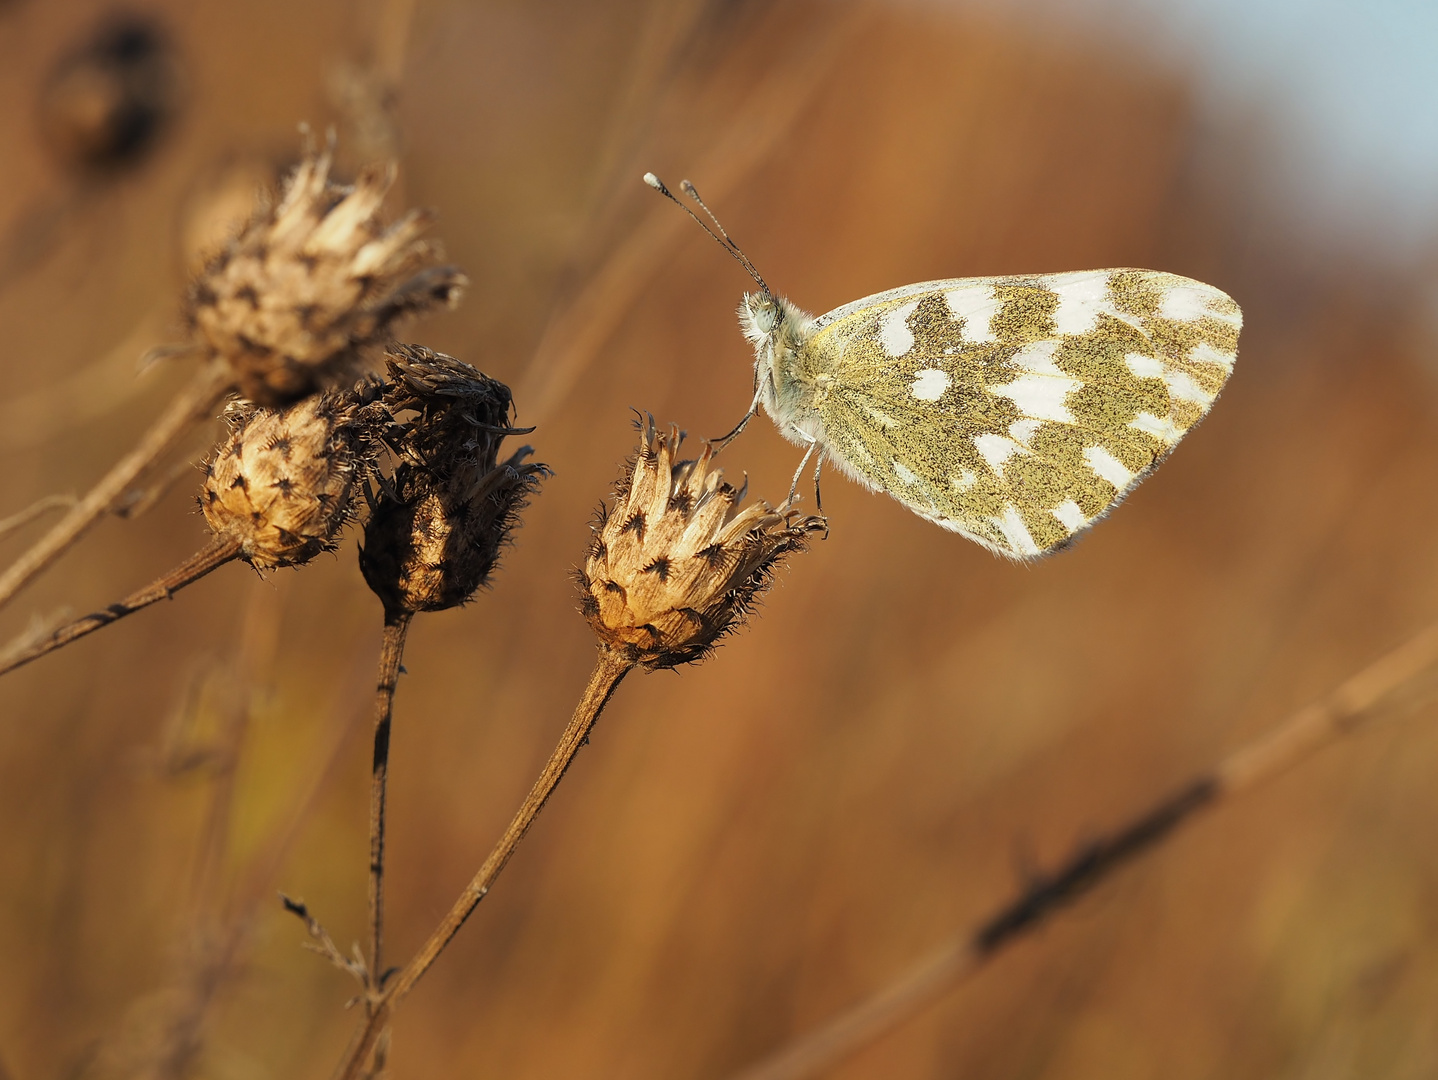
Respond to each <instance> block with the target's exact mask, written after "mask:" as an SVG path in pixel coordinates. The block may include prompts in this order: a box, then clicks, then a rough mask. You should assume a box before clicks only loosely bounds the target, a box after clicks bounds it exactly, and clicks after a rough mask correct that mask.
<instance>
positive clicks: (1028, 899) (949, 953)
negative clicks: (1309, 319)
mask: <svg viewBox="0 0 1438 1080" xmlns="http://www.w3.org/2000/svg"><path fill="white" fill-rule="evenodd" d="M1435 664H1438V625H1434V626H1431V627H1429V628H1428V629H1427V630H1424V631H1423V632H1422V633H1420V634H1418V635H1417V636H1416V637H1413V638H1411V639H1409V640H1408V641H1407V642H1405V643H1404V644H1402V645H1400V646H1399V647H1398V648H1396V649H1394V650H1393V651H1392V652H1389V653H1388V654H1387V655H1385V656H1383V657H1382V658H1381V659H1379V660H1377V661H1375V662H1374V663H1373V664H1371V665H1369V666H1368V667H1367V668H1365V669H1363V670H1362V671H1360V672H1359V673H1358V674H1357V675H1354V676H1353V677H1352V678H1350V679H1349V680H1348V681H1347V682H1345V683H1343V684H1342V685H1341V686H1340V687H1339V688H1338V689H1337V690H1335V691H1334V692H1333V693H1331V694H1329V695H1328V696H1327V697H1325V698H1322V699H1321V700H1319V701H1315V702H1313V703H1312V704H1309V705H1307V706H1305V707H1304V708H1302V709H1300V710H1299V711H1298V712H1296V713H1294V714H1293V715H1292V716H1290V717H1289V718H1288V720H1286V721H1285V722H1284V723H1282V724H1280V725H1279V726H1278V727H1276V728H1273V729H1271V730H1270V731H1269V732H1268V733H1267V734H1266V735H1263V736H1260V737H1259V738H1257V739H1255V740H1253V741H1252V742H1250V743H1248V744H1247V745H1246V746H1243V747H1241V748H1240V749H1238V750H1236V751H1234V752H1233V753H1231V754H1229V755H1228V757H1226V758H1224V759H1223V760H1222V761H1221V762H1219V764H1218V765H1217V766H1216V767H1215V768H1214V769H1213V770H1212V771H1210V772H1209V773H1208V774H1207V775H1204V776H1200V777H1199V778H1198V779H1196V780H1194V781H1192V782H1191V783H1189V784H1187V785H1186V786H1184V787H1183V788H1180V789H1179V790H1178V791H1176V792H1175V793H1173V794H1172V795H1170V796H1169V797H1167V798H1165V799H1163V800H1161V801H1160V802H1159V803H1157V804H1156V805H1155V806H1153V807H1151V808H1150V809H1148V810H1147V811H1145V812H1144V813H1142V814H1139V815H1138V816H1137V817H1135V818H1132V819H1131V820H1130V821H1129V822H1128V823H1127V824H1125V825H1123V826H1121V827H1120V828H1118V829H1116V830H1113V831H1112V832H1110V833H1108V834H1107V835H1106V836H1103V837H1100V838H1099V839H1098V840H1096V841H1093V842H1092V843H1089V844H1087V845H1085V846H1084V847H1083V848H1082V849H1080V850H1079V851H1078V852H1076V853H1075V854H1074V855H1073V856H1072V857H1070V859H1069V860H1068V861H1067V862H1066V863H1064V864H1063V865H1062V866H1060V867H1059V868H1058V869H1056V870H1055V871H1054V872H1053V873H1051V874H1046V875H1041V876H1040V877H1038V878H1036V879H1035V880H1034V881H1033V882H1032V883H1031V884H1030V885H1029V887H1028V888H1027V889H1025V890H1024V891H1023V892H1022V893H1021V894H1020V895H1018V896H1016V897H1015V898H1013V899H1012V900H1010V901H1009V902H1008V903H1006V904H1004V905H1003V906H1002V907H1000V908H999V909H998V910H997V911H996V912H994V914H993V915H992V916H991V917H990V918H988V919H986V920H985V921H984V922H982V923H980V924H979V926H978V927H976V928H975V929H973V930H970V931H969V932H967V933H966V934H963V935H962V936H960V937H957V938H953V939H951V940H950V941H948V942H946V943H945V944H944V945H942V946H940V947H939V948H937V949H935V950H934V951H933V952H931V953H930V954H929V955H928V956H926V957H924V958H923V959H922V960H921V961H919V962H918V963H917V964H915V965H914V966H913V967H911V968H910V969H909V970H908V971H906V972H904V973H903V974H902V975H900V976H899V978H897V979H895V980H894V981H893V982H892V983H890V984H889V985H888V986H886V987H885V988H884V989H882V990H880V991H879V992H878V993H876V994H874V995H873V996H872V997H870V998H868V999H867V1000H866V1001H863V1002H861V1003H860V1004H858V1005H856V1006H854V1007H853V1008H852V1009H849V1010H847V1011H846V1012H843V1013H840V1014H839V1015H838V1016H836V1017H835V1018H834V1019H832V1020H830V1021H829V1022H828V1023H826V1024H825V1025H823V1026H822V1027H820V1028H818V1029H817V1030H815V1031H812V1032H810V1033H808V1034H806V1035H802V1036H800V1037H799V1038H797V1039H795V1040H794V1041H792V1042H790V1043H789V1044H787V1045H786V1046H783V1047H781V1048H780V1049H779V1050H778V1051H776V1052H775V1053H774V1054H772V1055H770V1056H769V1057H766V1058H765V1059H763V1060H762V1061H760V1062H758V1063H757V1064H755V1065H752V1066H750V1067H749V1068H747V1069H745V1070H743V1071H742V1072H740V1073H738V1074H736V1076H735V1078H734V1080H803V1078H805V1077H812V1076H818V1075H820V1074H821V1073H823V1072H825V1071H827V1070H829V1069H831V1068H833V1067H835V1066H837V1065H838V1064H840V1063H841V1062H843V1061H846V1060H848V1059H849V1058H851V1057H852V1056H853V1055H854V1054H856V1053H858V1052H859V1051H860V1050H862V1049H864V1048H865V1047H866V1046H869V1045H870V1044H872V1043H873V1042H875V1041H876V1040H878V1039H879V1038H881V1037H882V1036H883V1035H885V1034H887V1033H888V1032H890V1031H892V1030H893V1029H894V1028H896V1027H898V1026H899V1025H900V1024H903V1023H904V1022H905V1021H907V1020H909V1019H911V1018H913V1017H914V1016H915V1015H917V1014H918V1013H919V1012H921V1011H922V1010H923V1009H925V1008H927V1007H928V1006H930V1005H932V1004H933V1003H934V1002H936V1001H937V1000H938V999H939V998H940V997H942V996H943V995H944V994H946V993H948V992H949V991H950V990H952V989H954V988H955V987H957V986H959V985H960V984H961V983H964V982H966V981H967V980H968V979H969V978H970V977H972V976H974V975H976V974H978V973H979V972H980V971H982V970H983V969H984V967H985V966H986V965H987V963H988V961H989V960H991V959H992V958H993V957H994V956H995V955H997V954H998V952H999V951H1000V950H1002V949H1003V948H1004V947H1005V946H1007V945H1009V944H1012V943H1013V942H1014V941H1016V940H1018V939H1019V938H1021V937H1023V936H1024V935H1026V934H1028V933H1029V932H1031V931H1033V930H1034V929H1036V928H1037V927H1039V926H1041V925H1042V924H1044V923H1045V922H1047V921H1048V919H1049V918H1050V917H1052V916H1053V915H1054V914H1055V913H1057V912H1058V911H1059V910H1060V909H1061V908H1063V907H1064V906H1065V905H1067V904H1070V903H1072V902H1073V901H1075V900H1077V899H1079V898H1080V897H1082V896H1084V895H1086V894H1087V893H1089V892H1091V891H1092V890H1093V889H1094V888H1095V886H1097V885H1098V884H1100V883H1101V882H1103V881H1106V880H1108V878H1110V877H1111V876H1112V875H1113V874H1114V873H1115V872H1117V871H1118V870H1120V869H1122V868H1123V867H1124V866H1126V865H1128V864H1129V863H1130V862H1132V861H1134V860H1135V859H1137V858H1139V857H1141V856H1143V855H1145V854H1147V853H1148V852H1150V851H1152V850H1154V849H1155V848H1157V847H1158V846H1160V845H1161V844H1162V843H1163V842H1164V841H1165V840H1166V839H1168V837H1169V836H1171V835H1172V834H1173V832H1174V831H1175V830H1176V829H1177V828H1178V826H1180V825H1182V824H1184V823H1185V822H1187V821H1189V820H1191V819H1193V818H1194V817H1196V816H1197V815H1198V814H1199V813H1200V812H1202V811H1205V810H1212V809H1214V808H1215V807H1216V806H1219V805H1221V804H1223V803H1224V802H1226V801H1227V800H1228V799H1230V798H1231V797H1233V796H1235V795H1238V794H1240V793H1242V792H1244V791H1247V790H1249V789H1251V788H1253V787H1256V786H1258V785H1259V784H1261V783H1263V782H1265V781H1267V780H1271V779H1273V778H1274V777H1275V776H1277V775H1279V774H1280V773H1282V772H1284V771H1286V770H1287V769H1288V768H1290V767H1291V766H1293V765H1295V764H1297V763H1298V762H1299V761H1301V760H1303V759H1304V758H1305V757H1307V756H1308V755H1309V754H1311V753H1313V752H1314V751H1316V750H1318V749H1320V748H1322V747H1324V746H1326V745H1328V744H1329V743H1332V742H1335V741H1337V740H1338V739H1340V738H1342V737H1343V736H1345V735H1348V734H1349V733H1351V732H1353V731H1354V730H1356V729H1357V728H1359V727H1361V726H1363V724H1364V722H1365V721H1367V720H1369V719H1371V717H1372V713H1373V710H1374V708H1375V707H1376V706H1377V705H1379V704H1381V703H1382V702H1383V701H1384V700H1385V699H1387V698H1388V697H1390V696H1391V695H1392V694H1393V692H1394V691H1396V690H1398V689H1400V688H1401V687H1403V686H1405V685H1407V684H1409V683H1411V682H1413V681H1414V680H1415V679H1417V678H1418V677H1419V676H1420V675H1423V674H1424V673H1426V672H1428V671H1429V670H1430V669H1432V668H1433V666H1434V665H1435Z"/></svg>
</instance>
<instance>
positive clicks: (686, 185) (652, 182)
mask: <svg viewBox="0 0 1438 1080" xmlns="http://www.w3.org/2000/svg"><path fill="white" fill-rule="evenodd" d="M644 182H645V183H646V184H648V185H649V186H650V187H652V188H653V189H654V190H655V191H657V192H659V194H661V195H663V196H664V197H665V198H666V199H668V200H669V201H670V202H672V203H673V204H674V205H675V206H677V207H679V209H681V210H683V211H684V212H685V213H686V214H688V215H689V216H690V217H691V218H693V219H694V222H695V224H697V225H698V226H699V227H700V228H701V229H703V230H704V231H705V232H706V233H708V234H709V235H710V236H711V237H713V238H714V242H715V243H716V244H718V245H719V246H720V247H722V248H723V249H724V250H725V251H727V252H728V253H729V254H730V255H732V256H733V257H734V260H735V261H736V262H737V263H738V264H739V265H740V266H742V267H743V268H744V271H745V273H747V274H748V275H749V276H750V277H751V278H753V279H754V281H755V282H756V283H757V284H758V286H759V288H760V290H762V291H763V293H764V295H765V296H772V295H773V293H771V292H770V291H769V286H768V284H767V283H766V282H765V281H764V279H763V278H762V277H760V276H759V271H758V270H755V269H754V264H753V263H751V262H750V261H749V256H747V255H745V254H744V252H743V251H742V250H741V249H740V247H739V245H738V244H736V243H734V240H733V238H732V237H730V235H729V234H728V233H727V232H725V231H724V226H723V225H720V224H719V219H718V218H717V217H715V216H714V211H712V210H710V209H709V207H708V206H706V205H705V204H704V200H703V199H701V198H700V197H699V192H697V191H695V190H694V185H693V184H691V183H690V182H689V181H688V180H685V181H683V182H681V183H680V185H679V186H680V188H681V189H682V190H683V191H684V193H685V194H686V195H688V196H689V197H690V198H692V199H693V200H694V201H695V202H697V203H698V204H699V208H700V209H701V210H703V211H704V213H706V214H707V215H709V220H710V221H712V222H713V223H714V229H718V230H719V231H718V232H715V231H714V229H711V228H710V227H709V226H708V225H706V224H705V223H704V220H703V219H702V218H700V217H699V215H698V214H696V213H695V212H694V211H693V210H690V209H689V207H688V205H687V204H685V203H684V202H683V201H682V200H680V199H678V198H676V197H675V195H674V192H672V191H670V190H669V188H667V187H666V186H665V184H664V181H663V180H661V179H659V177H657V176H655V175H654V174H653V173H652V172H649V173H645V174H644Z"/></svg>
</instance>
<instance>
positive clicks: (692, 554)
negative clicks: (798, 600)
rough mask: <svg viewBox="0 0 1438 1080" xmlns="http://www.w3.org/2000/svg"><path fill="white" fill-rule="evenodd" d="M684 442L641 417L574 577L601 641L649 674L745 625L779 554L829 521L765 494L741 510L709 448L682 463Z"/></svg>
mask: <svg viewBox="0 0 1438 1080" xmlns="http://www.w3.org/2000/svg"><path fill="white" fill-rule="evenodd" d="M682 440H683V436H682V435H681V434H679V433H678V432H677V431H676V430H675V429H673V428H670V430H669V432H668V434H667V435H666V434H664V433H661V432H658V431H657V430H656V429H655V426H654V418H653V417H648V418H647V420H646V422H645V425H644V441H643V442H642V443H641V444H640V446H639V452H638V455H637V456H636V458H635V460H634V461H633V463H632V464H631V466H630V468H629V472H628V475H627V476H626V477H625V478H624V480H623V481H622V482H621V483H620V485H619V489H618V490H617V492H616V493H615V497H614V505H613V506H612V507H608V506H606V507H601V509H600V519H599V522H598V524H597V526H596V527H595V537H594V543H593V544H592V546H591V547H590V550H589V557H588V558H587V559H586V560H585V563H584V568H583V569H582V570H580V571H579V572H578V578H579V585H580V588H581V590H582V595H581V599H580V610H581V611H583V613H584V615H585V617H586V618H587V619H588V620H589V625H590V626H591V627H593V629H594V632H595V634H597V635H598V636H599V640H600V641H601V642H602V643H603V644H604V645H605V646H606V647H608V648H610V649H613V650H615V651H618V652H621V653H623V654H625V655H626V656H627V657H628V658H629V659H630V660H632V661H634V662H635V663H640V664H643V665H644V666H645V667H648V668H651V669H654V668H665V667H673V666H674V665H676V664H683V663H688V662H690V661H694V660H701V659H703V658H704V656H705V655H707V654H708V653H709V651H710V650H711V649H712V648H713V647H714V643H715V642H716V641H717V640H718V639H719V638H720V637H722V636H723V635H725V634H727V633H730V632H732V631H733V630H736V629H738V628H739V627H740V626H741V625H743V623H744V621H745V619H746V618H747V617H748V615H749V612H750V610H751V609H752V608H753V603H754V599H755V598H756V597H757V596H758V595H759V594H760V593H762V592H763V591H764V590H765V589H766V588H768V587H769V584H770V582H771V580H772V579H773V574H774V570H775V568H776V567H777V566H778V565H779V563H780V562H782V561H783V559H784V558H785V556H787V555H789V554H790V553H791V552H795V551H801V550H803V548H804V547H805V545H806V542H807V539H808V535H809V534H810V533H812V532H816V531H822V530H823V529H824V527H825V525H824V519H823V518H819V517H812V516H809V515H806V514H801V513H799V511H797V510H794V509H789V508H781V509H775V508H774V507H772V506H770V505H769V504H768V503H766V502H764V501H762V500H760V501H757V502H753V503H750V504H749V505H748V506H744V507H742V508H741V505H740V504H741V503H743V501H744V492H745V489H742V488H741V489H736V488H735V487H733V486H732V485H731V484H728V483H725V482H724V474H723V472H722V471H720V470H719V469H715V468H713V467H712V466H711V459H712V457H713V453H714V448H713V447H712V446H710V445H708V444H707V443H706V444H705V446H704V449H703V451H702V452H701V453H700V455H699V458H698V460H694V461H679V460H677V457H678V453H679V445H680V443H681V442H682ZM746 487H747V485H746Z"/></svg>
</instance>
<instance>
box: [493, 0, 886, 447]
mask: <svg viewBox="0 0 1438 1080" xmlns="http://www.w3.org/2000/svg"><path fill="white" fill-rule="evenodd" d="M867 25H869V16H868V15H867V14H866V13H865V12H864V11H863V9H860V8H852V9H836V10H835V11H834V12H833V13H832V18H830V19H828V20H826V23H825V27H824V30H823V33H822V34H821V35H820V36H819V37H817V38H816V39H814V40H806V41H805V42H804V47H803V50H802V53H800V54H799V55H794V54H792V53H789V52H785V53H783V54H782V57H781V59H780V61H779V62H777V63H776V64H775V65H774V66H773V68H772V69H771V70H770V72H769V73H768V74H767V75H766V76H765V78H764V80H763V81H762V82H761V83H759V84H758V85H757V86H755V87H754V89H753V91H752V92H751V93H750V94H749V96H748V98H747V99H746V100H745V101H744V103H743V106H742V107H741V108H740V109H738V110H737V111H736V112H735V114H734V117H733V120H732V121H731V122H730V123H729V125H728V126H727V127H726V129H725V132H724V134H723V136H722V137H721V138H720V139H719V140H717V142H715V144H714V146H713V149H712V151H711V152H710V153H709V154H708V155H707V156H706V157H705V158H704V159H703V160H702V161H700V163H699V164H698V165H696V166H695V168H694V175H695V176H696V177H702V178H703V188H704V191H705V194H706V196H707V197H708V198H710V199H711V200H722V199H723V197H724V195H725V193H727V192H729V191H732V190H734V189H735V188H737V187H738V186H739V185H740V184H741V183H742V182H743V180H744V179H745V178H746V177H747V176H749V175H750V174H752V173H753V172H754V171H755V170H756V169H757V168H758V167H759V166H761V165H763V164H764V162H766V161H768V160H769V158H770V156H771V155H772V154H773V152H774V150H775V149H776V148H777V147H778V146H780V145H781V144H782V142H783V140H784V139H785V138H787V137H788V136H789V134H790V133H791V131H792V130H793V127H794V125H795V124H796V123H798V121H799V118H800V116H802V115H803V112H804V110H805V109H806V108H807V107H808V106H809V104H810V103H811V102H812V101H813V100H814V98H815V97H816V96H817V94H818V92H819V91H820V90H821V89H822V87H823V85H824V82H825V80H826V79H827V78H828V76H829V75H831V74H832V72H833V71H834V64H835V61H836V60H837V58H838V57H839V56H840V55H842V51H843V49H844V47H845V46H846V45H847V44H849V43H850V42H852V41H853V40H854V38H855V37H856V36H857V35H858V34H859V32H860V31H861V30H862V29H863V28H864V27H865V26H867ZM776 55H779V54H776ZM729 74H730V73H729V72H728V71H725V72H723V77H725V78H727V77H729ZM639 171H640V169H639V167H638V166H635V168H634V172H635V173H636V174H637V173H638V172H639ZM631 183H634V184H635V187H636V188H638V187H639V185H638V183H637V175H636V177H635V179H634V180H632V181H631ZM656 201H657V200H656ZM661 209H663V208H659V207H656V208H655V209H654V210H652V211H651V213H650V214H649V216H648V217H646V218H645V220H644V221H643V222H642V223H641V224H640V226H639V227H638V228H636V229H635V230H634V231H633V232H632V233H630V234H629V235H628V236H627V237H626V238H625V239H624V240H622V241H621V242H619V243H616V244H614V245H613V246H612V247H610V248H608V250H607V254H606V257H605V259H604V261H603V263H602V264H601V265H600V266H599V267H598V268H597V269H596V270H595V271H594V273H593V274H591V275H590V276H589V278H588V280H587V281H586V282H585V284H584V287H583V288H582V289H581V290H580V292H579V293H578V294H577V295H575V296H574V297H573V298H572V299H571V300H570V301H569V302H568V303H567V304H566V305H565V306H564V307H563V308H562V309H561V310H560V311H558V312H557V313H556V314H555V315H554V316H553V317H552V318H551V319H550V320H549V323H548V325H546V327H545V329H544V334H543V336H542V337H541V338H540V342H539V345H538V347H537V348H536V349H535V353H534V357H533V359H532V360H531V361H530V365H529V370H528V372H527V373H526V375H525V379H524V384H523V385H522V386H521V387H520V389H519V392H518V397H519V399H520V400H522V401H524V402H525V403H526V405H525V415H526V416H527V417H529V418H530V419H532V420H537V421H539V422H541V423H542V422H543V421H544V420H546V419H548V418H549V417H550V416H552V415H553V413H554V411H555V410H556V409H557V408H558V407H559V405H560V404H561V403H562V402H563V400H564V399H565V397H566V396H567V395H568V393H569V391H570V390H571V389H572V388H573V387H574V386H575V384H576V383H577V382H578V380H579V378H580V376H581V375H582V374H583V373H584V370H585V369H586V368H587V367H588V366H589V364H590V363H591V362H593V360H594V358H595V356H597V355H598V354H599V350H600V349H602V348H603V347H604V343H605V342H606V341H608V340H609V338H610V337H611V336H612V335H613V334H614V332H615V331H616V330H617V329H618V328H619V326H620V325H621V324H622V322H623V320H624V318H625V317H626V315H627V314H628V313H629V311H630V310H631V309H632V307H633V306H634V304H635V303H636V302H638V300H639V298H640V297H641V296H643V295H644V291H645V289H646V288H647V287H648V285H649V283H650V282H651V281H652V280H653V279H654V277H655V276H656V275H657V274H658V273H659V271H660V269H661V268H662V267H663V266H665V265H666V263H667V262H668V258H669V256H670V253H671V252H672V251H673V250H674V249H675V248H677V247H678V245H679V244H680V243H682V242H683V240H684V237H685V236H686V235H688V231H687V230H686V229H685V225H686V224H687V222H685V221H684V219H683V217H682V215H679V214H672V213H661V212H660V210H661Z"/></svg>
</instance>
